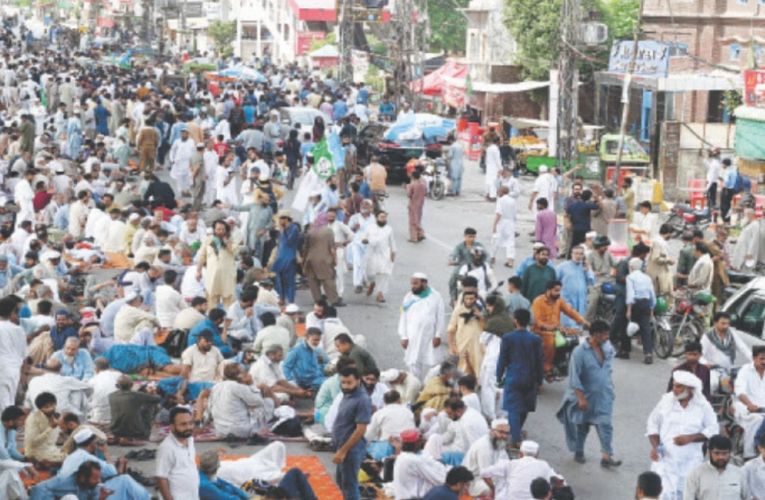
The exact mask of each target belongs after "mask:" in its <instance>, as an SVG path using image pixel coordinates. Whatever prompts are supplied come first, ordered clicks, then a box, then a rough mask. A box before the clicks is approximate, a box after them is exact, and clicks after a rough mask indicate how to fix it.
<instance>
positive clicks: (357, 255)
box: [348, 200, 375, 293]
mask: <svg viewBox="0 0 765 500" xmlns="http://www.w3.org/2000/svg"><path fill="white" fill-rule="evenodd" d="M374 223H375V217H374V215H373V214H372V201H371V200H364V201H362V202H361V212H359V213H357V214H353V215H352V216H351V218H350V220H349V221H348V227H350V228H351V231H353V232H354V236H353V241H351V244H350V245H349V247H348V262H349V263H350V264H351V265H352V266H353V286H354V289H355V292H356V293H361V291H362V290H363V288H364V278H365V277H366V276H365V272H364V271H365V269H364V256H365V255H366V251H367V249H366V246H365V245H364V244H363V243H362V240H363V239H364V234H365V233H366V231H367V228H368V227H370V226H371V225H372V224H374Z"/></svg>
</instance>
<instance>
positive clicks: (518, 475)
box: [479, 441, 563, 500]
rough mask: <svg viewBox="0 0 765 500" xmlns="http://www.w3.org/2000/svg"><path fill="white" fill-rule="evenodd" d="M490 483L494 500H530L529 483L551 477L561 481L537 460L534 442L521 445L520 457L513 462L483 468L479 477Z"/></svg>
mask: <svg viewBox="0 0 765 500" xmlns="http://www.w3.org/2000/svg"><path fill="white" fill-rule="evenodd" d="M479 477H481V478H482V479H483V480H485V481H487V482H488V481H491V483H492V484H493V486H494V498H496V499H500V498H512V499H513V500H532V499H533V498H534V497H533V496H531V483H532V481H534V479H536V478H538V477H543V478H545V479H547V480H549V479H550V478H552V477H557V478H559V479H563V478H562V477H561V476H560V475H559V474H558V473H557V472H555V470H554V469H553V468H552V467H550V464H548V463H547V462H546V461H544V460H541V459H539V445H538V444H537V443H535V442H534V441H524V442H523V443H521V449H520V457H519V458H517V459H515V460H504V459H503V460H500V461H498V462H496V463H494V464H492V465H490V466H489V467H485V468H484V469H483V470H482V471H481V474H480V476H479Z"/></svg>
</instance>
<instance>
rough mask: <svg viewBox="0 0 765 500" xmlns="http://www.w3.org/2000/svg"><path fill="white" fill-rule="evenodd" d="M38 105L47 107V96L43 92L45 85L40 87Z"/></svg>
mask: <svg viewBox="0 0 765 500" xmlns="http://www.w3.org/2000/svg"><path fill="white" fill-rule="evenodd" d="M40 103H41V104H42V105H43V107H45V108H47V107H48V94H47V93H46V92H45V85H40Z"/></svg>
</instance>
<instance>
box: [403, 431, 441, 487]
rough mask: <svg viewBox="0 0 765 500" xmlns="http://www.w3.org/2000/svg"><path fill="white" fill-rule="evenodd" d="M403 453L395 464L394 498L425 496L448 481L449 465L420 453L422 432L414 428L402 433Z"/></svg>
mask: <svg viewBox="0 0 765 500" xmlns="http://www.w3.org/2000/svg"><path fill="white" fill-rule="evenodd" d="M400 439H401V453H399V455H398V457H396V462H395V464H394V466H393V498H395V500H406V499H410V498H423V497H424V496H425V494H426V493H427V492H428V491H430V490H431V489H433V488H434V487H436V486H439V485H441V484H443V483H444V481H446V473H447V471H448V467H447V466H446V465H444V464H443V463H441V462H439V461H438V460H436V459H434V458H432V457H429V456H427V455H425V454H418V453H417V452H418V450H419V448H420V445H419V440H420V433H419V432H418V431H416V430H414V429H411V430H407V431H404V432H402V433H401V438H400Z"/></svg>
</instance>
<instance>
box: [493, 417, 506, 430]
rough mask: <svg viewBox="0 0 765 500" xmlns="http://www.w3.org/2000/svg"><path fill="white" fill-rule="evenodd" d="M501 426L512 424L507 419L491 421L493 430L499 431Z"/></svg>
mask: <svg viewBox="0 0 765 500" xmlns="http://www.w3.org/2000/svg"><path fill="white" fill-rule="evenodd" d="M500 425H508V426H509V425H510V422H509V421H508V420H507V419H506V418H495V419H494V420H492V421H491V428H492V429H497V428H499V426H500Z"/></svg>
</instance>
